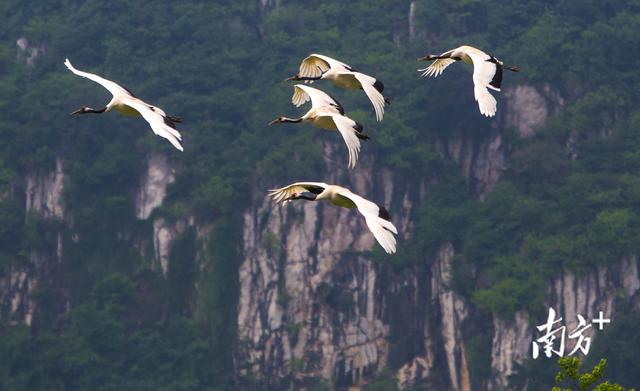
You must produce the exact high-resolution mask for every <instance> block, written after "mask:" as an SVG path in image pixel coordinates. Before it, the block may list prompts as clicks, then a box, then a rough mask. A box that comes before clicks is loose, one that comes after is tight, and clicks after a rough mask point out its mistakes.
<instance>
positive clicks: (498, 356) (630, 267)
mask: <svg viewBox="0 0 640 391" xmlns="http://www.w3.org/2000/svg"><path fill="white" fill-rule="evenodd" d="M639 289H640V275H639V274H638V260H637V259H636V257H629V258H626V259H624V260H622V261H621V262H620V263H619V264H618V265H615V266H610V267H594V268H592V269H591V270H589V272H588V273H585V274H583V275H580V276H576V275H575V274H573V273H570V272H567V271H560V273H559V275H558V276H557V277H556V278H555V279H554V280H553V281H552V282H551V283H550V284H549V292H548V301H547V303H546V307H548V308H553V309H554V310H555V311H556V319H557V318H558V317H562V319H563V324H564V325H566V327H567V332H570V331H572V330H574V329H575V328H576V327H577V326H578V318H577V317H576V314H580V315H582V316H583V317H584V318H585V319H586V320H587V321H590V320H591V319H595V318H597V317H598V316H599V313H600V311H602V313H603V315H604V317H605V318H610V319H611V320H612V322H615V317H616V314H615V312H616V310H615V299H616V298H619V297H621V296H624V297H627V298H632V299H634V300H636V302H640V295H638V290H639ZM530 321H531V322H532V323H533V324H536V325H540V324H543V323H545V321H546V318H543V319H530V316H529V314H528V313H527V312H526V311H518V312H517V313H516V315H515V317H514V319H511V320H504V319H500V318H499V317H497V316H494V320H493V324H494V330H495V331H494V337H493V345H492V349H491V366H492V368H493V369H495V371H496V374H497V375H498V376H497V377H496V378H495V379H494V380H493V382H492V385H493V386H495V387H507V386H508V382H507V377H508V376H509V375H511V374H512V373H513V372H514V368H515V364H522V363H523V362H524V361H525V360H526V359H528V358H530V357H531V345H532V342H533V340H534V339H535V338H538V337H540V336H541V335H539V334H538V333H537V331H536V330H534V329H533V328H532V327H531V326H530V323H531V322H530ZM597 334H598V330H597V329H596V326H595V325H594V327H592V328H590V329H589V330H587V331H585V333H584V336H585V337H595V338H597ZM573 342H574V341H573V340H567V345H566V349H567V350H566V351H567V353H568V352H570V351H571V350H572V349H573V348H574V346H575V344H574V343H573ZM544 359H546V357H540V358H538V360H544Z"/></svg>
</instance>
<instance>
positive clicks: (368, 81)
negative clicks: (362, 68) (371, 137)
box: [353, 72, 384, 122]
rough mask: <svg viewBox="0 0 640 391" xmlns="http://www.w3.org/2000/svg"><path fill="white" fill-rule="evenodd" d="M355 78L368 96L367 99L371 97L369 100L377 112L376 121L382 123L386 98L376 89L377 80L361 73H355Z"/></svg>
mask: <svg viewBox="0 0 640 391" xmlns="http://www.w3.org/2000/svg"><path fill="white" fill-rule="evenodd" d="M353 77H355V78H356V80H358V82H359V83H360V85H361V86H362V89H363V90H364V93H365V94H367V97H369V100H370V101H371V103H372V104H373V109H374V110H375V111H376V120H377V121H378V122H380V121H382V116H383V115H384V96H382V93H380V91H378V90H377V89H376V88H375V87H374V84H375V83H376V79H375V78H374V77H371V76H369V75H365V74H364V73H360V72H353Z"/></svg>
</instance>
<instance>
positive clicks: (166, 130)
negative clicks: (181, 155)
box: [123, 98, 184, 151]
mask: <svg viewBox="0 0 640 391" xmlns="http://www.w3.org/2000/svg"><path fill="white" fill-rule="evenodd" d="M123 103H124V104H126V105H127V106H129V107H131V108H133V109H135V110H136V111H137V112H138V113H140V115H141V116H142V117H143V118H144V119H145V120H146V121H147V122H148V123H149V125H150V126H151V130H153V133H155V134H157V135H158V136H160V137H164V138H166V139H167V140H169V142H170V143H171V144H172V145H173V146H174V147H176V149H178V150H180V151H183V150H184V149H183V148H182V145H180V141H179V140H182V136H181V135H180V132H178V130H176V129H174V128H172V127H171V125H170V124H171V122H170V121H169V123H167V120H166V118H165V116H163V115H161V114H160V113H159V112H157V111H155V110H153V109H152V108H151V106H149V105H147V104H146V103H144V102H143V101H141V100H140V99H137V98H131V99H127V100H125V101H124V102H123ZM156 109H157V108H156Z"/></svg>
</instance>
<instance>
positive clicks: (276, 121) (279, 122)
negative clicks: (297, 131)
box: [269, 117, 285, 126]
mask: <svg viewBox="0 0 640 391" xmlns="http://www.w3.org/2000/svg"><path fill="white" fill-rule="evenodd" d="M284 120H285V117H278V118H276V119H274V120H273V121H271V122H269V126H271V125H274V124H281V123H283V122H284Z"/></svg>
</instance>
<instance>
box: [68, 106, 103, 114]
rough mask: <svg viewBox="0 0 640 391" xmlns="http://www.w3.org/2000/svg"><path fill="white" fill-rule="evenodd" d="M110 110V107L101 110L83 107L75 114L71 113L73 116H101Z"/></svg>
mask: <svg viewBox="0 0 640 391" xmlns="http://www.w3.org/2000/svg"><path fill="white" fill-rule="evenodd" d="M108 109H109V106H105V107H103V108H101V109H92V108H91V107H81V108H79V109H78V110H76V111H74V112H73V113H71V115H74V114H89V113H91V114H101V113H104V112H105V111H107V110H108Z"/></svg>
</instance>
